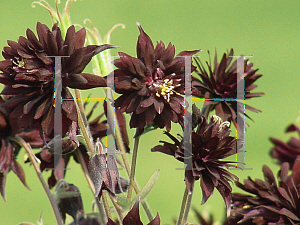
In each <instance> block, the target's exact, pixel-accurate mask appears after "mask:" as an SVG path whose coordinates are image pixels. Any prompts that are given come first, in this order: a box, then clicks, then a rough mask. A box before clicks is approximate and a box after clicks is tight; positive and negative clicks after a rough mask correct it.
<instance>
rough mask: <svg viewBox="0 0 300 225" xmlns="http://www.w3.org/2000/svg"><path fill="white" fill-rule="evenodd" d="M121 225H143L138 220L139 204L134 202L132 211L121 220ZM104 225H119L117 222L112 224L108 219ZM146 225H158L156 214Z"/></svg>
mask: <svg viewBox="0 0 300 225" xmlns="http://www.w3.org/2000/svg"><path fill="white" fill-rule="evenodd" d="M122 224H123V225H143V223H142V221H141V219H140V212H139V202H136V203H135V204H134V206H133V207H132V209H131V210H130V211H129V212H128V214H127V215H126V216H125V218H124V219H123V223H122ZM106 225H119V223H118V222H114V221H112V220H111V219H108V222H107V224H106ZM147 225H160V218H159V215H158V213H157V214H156V217H155V218H154V219H153V220H152V221H151V222H150V223H148V224H147Z"/></svg>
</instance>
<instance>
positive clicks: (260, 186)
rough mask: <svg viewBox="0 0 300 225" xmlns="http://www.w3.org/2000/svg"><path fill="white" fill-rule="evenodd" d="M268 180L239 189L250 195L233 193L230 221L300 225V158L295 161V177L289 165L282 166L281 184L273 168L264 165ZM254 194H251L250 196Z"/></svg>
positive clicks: (250, 183) (249, 181) (249, 180)
mask: <svg viewBox="0 0 300 225" xmlns="http://www.w3.org/2000/svg"><path fill="white" fill-rule="evenodd" d="M263 174H264V178H265V180H264V181H262V180H260V179H256V180H252V179H251V178H250V177H249V178H248V179H247V180H245V181H244V184H241V183H239V182H237V186H238V187H239V188H241V189H242V190H244V191H246V192H248V193H249V194H239V193H236V194H235V193H234V194H232V205H233V208H232V210H231V217H230V218H229V219H230V221H233V222H235V223H232V224H236V223H237V222H238V221H239V224H299V223H300V179H299V177H300V156H298V157H297V159H296V160H295V163H294V166H293V169H292V174H291V175H289V164H288V163H287V162H285V163H283V164H282V165H281V170H280V171H279V173H278V177H279V182H278V185H277V182H276V180H275V177H274V175H273V173H272V171H271V170H270V168H269V167H267V166H263ZM250 194H251V195H250Z"/></svg>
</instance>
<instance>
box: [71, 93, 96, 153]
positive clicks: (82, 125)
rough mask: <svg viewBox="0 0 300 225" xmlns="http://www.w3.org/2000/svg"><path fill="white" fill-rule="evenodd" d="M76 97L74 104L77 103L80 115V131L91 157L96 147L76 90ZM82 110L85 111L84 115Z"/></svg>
mask: <svg viewBox="0 0 300 225" xmlns="http://www.w3.org/2000/svg"><path fill="white" fill-rule="evenodd" d="M75 96H76V100H75V101H74V103H75V106H76V110H77V114H78V124H79V127H80V130H81V132H82V135H83V137H84V140H85V142H86V145H87V146H86V147H87V150H88V153H89V154H90V155H94V154H95V151H94V145H93V142H92V138H91V132H89V128H88V127H89V126H88V125H87V126H85V123H87V122H86V121H87V119H86V116H85V113H84V108H83V104H82V101H77V99H81V95H80V92H79V90H75ZM80 105H81V106H80ZM80 108H82V109H83V113H82V110H81V109H80ZM83 118H85V119H83Z"/></svg>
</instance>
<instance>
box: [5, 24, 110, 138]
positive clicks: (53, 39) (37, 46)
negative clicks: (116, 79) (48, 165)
mask: <svg viewBox="0 0 300 225" xmlns="http://www.w3.org/2000/svg"><path fill="white" fill-rule="evenodd" d="M36 29H37V35H38V38H37V37H36V36H35V35H34V33H33V32H32V31H31V30H30V29H27V31H26V35H27V38H25V37H22V36H21V37H20V38H19V40H18V42H14V41H8V42H7V43H8V45H9V47H4V50H3V53H2V54H3V57H4V58H5V60H4V61H1V62H0V70H1V71H2V73H1V74H0V83H2V84H4V85H5V88H4V89H3V91H2V92H1V94H3V95H12V96H13V97H12V98H10V99H9V100H8V101H7V102H6V103H5V104H4V105H3V107H6V108H10V109H13V110H12V113H11V115H10V120H19V125H20V126H22V127H28V126H37V127H40V126H41V128H42V130H43V132H44V133H45V134H46V136H49V137H50V136H52V135H53V129H54V97H53V95H54V73H55V68H54V64H55V62H54V58H53V57H51V56H67V57H63V58H62V59H61V60H62V64H61V66H62V70H61V74H62V98H63V99H73V97H72V95H71V93H70V91H69V90H68V88H67V87H69V88H78V89H89V88H94V87H103V86H106V82H105V80H104V79H103V78H102V77H99V76H96V75H92V74H87V73H82V71H83V69H84V68H85V66H86V65H87V64H88V63H89V62H90V60H91V59H92V57H93V56H94V55H96V54H98V53H99V52H101V51H103V50H105V49H108V48H112V47H113V46H111V45H101V46H98V45H89V46H87V47H84V41H85V35H86V32H85V29H84V28H83V29H81V30H79V31H77V32H76V31H75V28H74V26H71V27H69V28H68V30H67V33H66V38H65V40H64V39H63V38H62V35H61V31H60V29H59V27H58V26H57V24H54V25H53V27H52V31H50V30H49V28H48V27H47V26H46V25H44V24H41V23H37V27H36ZM62 120H63V123H62V124H63V127H62V129H63V135H65V134H66V132H68V131H69V129H70V128H71V125H72V122H73V121H77V113H76V108H75V105H74V102H73V101H63V102H62Z"/></svg>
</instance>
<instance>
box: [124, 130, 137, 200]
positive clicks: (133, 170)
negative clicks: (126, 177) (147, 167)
mask: <svg viewBox="0 0 300 225" xmlns="http://www.w3.org/2000/svg"><path fill="white" fill-rule="evenodd" d="M139 140H140V136H137V137H136V138H135V139H134V147H133V155H132V161H131V171H130V183H129V188H128V194H127V198H128V199H129V200H131V195H132V189H133V183H134V175H135V168H136V160H137V151H138V146H139Z"/></svg>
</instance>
